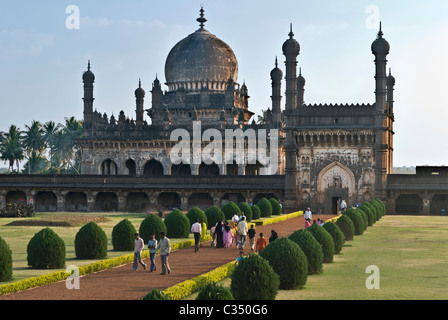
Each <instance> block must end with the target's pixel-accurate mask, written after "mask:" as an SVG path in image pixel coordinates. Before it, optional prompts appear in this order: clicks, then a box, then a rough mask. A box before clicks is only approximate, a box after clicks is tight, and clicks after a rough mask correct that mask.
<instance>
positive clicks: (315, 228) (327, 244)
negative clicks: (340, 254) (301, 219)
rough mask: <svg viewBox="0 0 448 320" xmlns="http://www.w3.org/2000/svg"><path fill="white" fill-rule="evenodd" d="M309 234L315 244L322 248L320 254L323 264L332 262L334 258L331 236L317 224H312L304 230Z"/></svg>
mask: <svg viewBox="0 0 448 320" xmlns="http://www.w3.org/2000/svg"><path fill="white" fill-rule="evenodd" d="M306 230H307V231H309V232H311V233H312V235H313V236H314V238H316V240H317V242H319V243H320V245H321V246H322V253H323V255H324V259H323V262H324V263H330V262H333V256H334V240H333V238H332V236H331V235H330V234H329V233H328V231H327V230H325V229H324V228H323V227H322V226H320V225H318V224H317V223H315V224H312V225H311V226H310V227H308V228H307V229H306Z"/></svg>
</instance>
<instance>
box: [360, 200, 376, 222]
mask: <svg viewBox="0 0 448 320" xmlns="http://www.w3.org/2000/svg"><path fill="white" fill-rule="evenodd" d="M358 209H360V210H362V211H364V212H365V213H366V214H367V224H368V226H369V227H370V226H373V224H374V223H375V222H376V216H375V214H374V213H373V212H372V210H370V208H369V207H368V206H366V205H365V204H364V203H363V204H362V205H360V206H359V208H358Z"/></svg>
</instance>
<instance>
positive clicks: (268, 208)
mask: <svg viewBox="0 0 448 320" xmlns="http://www.w3.org/2000/svg"><path fill="white" fill-rule="evenodd" d="M257 206H258V208H260V212H261V217H262V218H267V217H270V216H271V215H272V204H271V203H270V202H269V200H268V199H266V198H262V199H260V201H258V202H257Z"/></svg>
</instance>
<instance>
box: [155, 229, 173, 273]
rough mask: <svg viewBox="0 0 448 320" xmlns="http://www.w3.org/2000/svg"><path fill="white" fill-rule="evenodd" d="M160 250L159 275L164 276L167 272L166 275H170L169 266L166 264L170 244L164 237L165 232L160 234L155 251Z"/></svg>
mask: <svg viewBox="0 0 448 320" xmlns="http://www.w3.org/2000/svg"><path fill="white" fill-rule="evenodd" d="M159 249H160V260H161V262H162V273H161V275H165V274H166V272H167V271H168V274H170V273H171V269H170V265H169V264H168V256H169V255H170V252H171V243H170V239H168V238H167V237H166V236H165V232H163V231H162V232H160V241H159V244H158V245H157V248H156V251H157V250H159Z"/></svg>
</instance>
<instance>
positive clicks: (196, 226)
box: [191, 219, 201, 252]
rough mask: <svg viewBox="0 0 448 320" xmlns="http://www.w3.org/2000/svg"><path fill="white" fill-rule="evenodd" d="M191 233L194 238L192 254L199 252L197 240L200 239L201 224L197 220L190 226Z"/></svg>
mask: <svg viewBox="0 0 448 320" xmlns="http://www.w3.org/2000/svg"><path fill="white" fill-rule="evenodd" d="M191 232H193V236H194V252H198V250H199V240H200V239H201V224H200V223H199V220H198V219H196V221H195V222H194V223H193V225H192V226H191Z"/></svg>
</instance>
